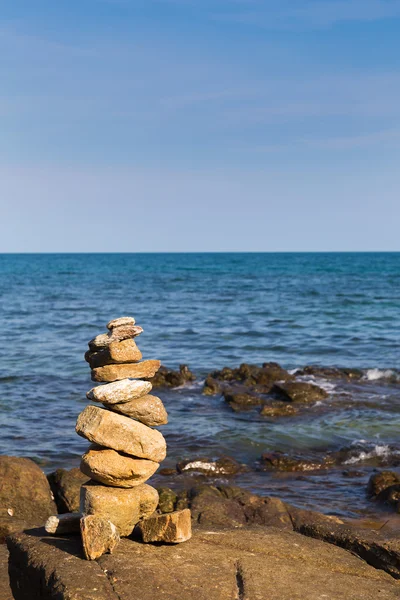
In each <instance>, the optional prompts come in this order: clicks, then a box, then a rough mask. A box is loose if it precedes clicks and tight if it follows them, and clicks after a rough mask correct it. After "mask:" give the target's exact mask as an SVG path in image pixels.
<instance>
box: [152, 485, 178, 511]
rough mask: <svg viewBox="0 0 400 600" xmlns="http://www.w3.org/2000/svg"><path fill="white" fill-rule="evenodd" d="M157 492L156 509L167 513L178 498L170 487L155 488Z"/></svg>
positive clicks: (172, 508)
mask: <svg viewBox="0 0 400 600" xmlns="http://www.w3.org/2000/svg"><path fill="white" fill-rule="evenodd" d="M157 492H158V498H159V499H158V507H157V508H158V510H160V512H162V513H169V512H173V511H174V510H175V505H176V502H177V500H178V496H177V494H176V493H175V492H174V491H173V490H171V489H170V488H166V487H161V488H157Z"/></svg>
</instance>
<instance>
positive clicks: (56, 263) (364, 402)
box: [0, 253, 400, 514]
mask: <svg viewBox="0 0 400 600" xmlns="http://www.w3.org/2000/svg"><path fill="white" fill-rule="evenodd" d="M399 299H400V253H393V254H385V253H371V254H336V253H335V254H142V255H141V254H91V255H79V254H76V255H75V254H71V255H0V310H1V315H2V339H3V359H2V363H1V372H0V424H1V431H2V436H1V440H0V451H1V452H2V453H4V454H14V455H22V456H30V457H33V458H35V460H37V461H39V462H40V464H42V466H43V468H44V469H45V470H47V471H50V470H52V469H54V468H55V467H58V466H75V465H77V464H78V462H79V458H78V457H79V455H80V454H81V453H82V451H83V450H84V448H85V447H86V443H85V441H84V440H82V439H81V438H79V437H78V436H77V435H76V434H75V432H74V422H75V419H76V416H77V414H78V413H79V412H80V410H82V408H83V407H84V406H85V403H86V399H85V392H86V390H87V389H89V388H90V387H91V386H92V384H91V382H90V374H89V369H88V367H87V364H86V363H85V362H84V360H83V354H84V352H85V350H86V347H87V341H88V340H89V339H90V338H92V337H94V336H95V335H96V334H97V333H100V332H102V331H103V330H104V328H105V323H107V322H108V321H109V320H110V319H111V318H113V317H116V316H120V315H124V314H127V315H134V316H135V318H136V320H137V322H138V324H140V325H141V326H142V327H143V328H144V333H143V334H142V336H141V337H140V338H139V341H138V343H139V346H140V348H141V350H142V352H143V355H144V357H145V358H159V359H161V360H162V362H163V363H164V364H165V365H167V366H169V367H176V366H178V365H179V364H180V363H187V364H188V365H189V366H190V368H191V369H192V370H193V371H194V372H195V374H196V375H197V377H198V382H197V384H195V385H192V386H188V387H186V388H183V389H180V390H176V391H166V392H160V396H162V397H163V399H164V400H165V403H166V405H167V409H168V410H169V412H170V424H169V425H168V426H167V427H166V428H165V430H164V431H165V435H166V437H167V441H168V446H169V457H168V459H167V461H166V464H167V466H170V465H172V464H174V462H176V460H177V459H179V458H183V457H193V456H196V455H199V454H202V455H206V456H218V455H220V454H222V453H225V454H229V455H231V456H234V457H235V458H237V459H238V460H241V461H243V462H245V463H246V464H248V465H249V466H250V467H251V469H252V470H251V471H250V472H249V473H246V474H245V475H241V476H240V477H238V478H237V480H236V483H237V484H239V485H245V486H247V487H249V488H251V489H254V490H256V491H258V492H260V493H274V494H276V495H280V496H282V497H285V498H286V499H288V500H290V501H293V502H296V503H298V504H301V505H307V506H311V507H314V508H317V506H318V507H319V508H322V509H324V510H326V511H327V512H329V511H331V512H336V513H338V514H347V513H350V514H355V513H357V512H359V511H361V512H362V511H364V512H366V513H368V511H371V510H372V508H371V506H370V504H368V502H367V501H366V500H365V497H364V496H365V494H364V488H365V482H366V480H367V478H368V475H369V473H370V471H371V469H372V468H373V465H368V464H364V463H365V461H364V462H363V460H362V458H361V459H360V460H358V461H357V460H356V459H355V460H354V461H353V463H350V464H349V468H351V469H354V468H357V469H358V470H360V469H361V471H360V473H361V474H360V475H359V477H358V478H353V477H352V478H344V477H343V476H342V474H341V471H340V472H338V471H332V472H329V473H324V474H323V475H315V476H311V475H310V476H309V475H307V477H305V479H301V478H300V479H299V474H295V475H290V476H288V475H280V476H273V475H271V474H269V473H268V474H265V473H259V472H257V471H254V470H253V466H254V465H255V461H256V460H257V458H258V457H259V456H260V454H261V452H263V451H266V450H285V451H289V452H297V453H302V454H308V455H315V454H317V455H318V453H322V452H325V451H331V450H337V449H339V448H342V447H349V446H351V445H352V444H353V446H352V447H353V448H356V449H358V448H359V450H360V451H359V454H360V456H362V453H363V452H364V454H365V453H366V454H368V453H371V452H372V453H374V452H375V453H377V454H378V455H383V456H387V457H388V460H389V461H392V462H396V460H397V459H396V457H397V446H398V445H400V439H399V433H398V432H399V430H400V429H399V426H400V385H399V383H398V382H397V380H396V377H397V375H396V369H398V368H399V367H400V364H399V362H400V358H399V357H400V353H399V350H400V310H399V309H400V300H399ZM265 361H277V362H279V363H280V364H282V365H283V366H284V367H286V368H289V369H295V368H297V367H301V366H304V365H306V364H317V365H325V366H342V367H358V368H362V369H364V370H365V377H364V380H363V381H362V382H359V383H357V384H352V385H350V384H344V383H340V382H339V383H338V382H334V387H329V386H332V382H321V381H319V383H320V384H322V385H325V386H326V387H327V389H329V391H330V394H331V395H330V398H329V399H328V400H327V401H326V402H324V403H323V405H322V406H314V407H310V409H309V410H308V412H307V414H306V415H302V416H301V417H300V418H290V419H286V420H278V421H268V420H265V419H263V418H261V417H260V416H259V415H258V413H257V412H251V413H240V414H235V413H233V412H231V410H230V409H229V408H228V407H227V406H226V405H225V403H224V402H223V400H222V399H221V398H218V397H215V398H214V397H213V398H210V397H205V396H203V395H202V394H201V382H202V380H203V379H204V377H205V375H206V373H207V372H208V371H211V370H214V369H216V368H220V367H222V366H225V365H229V366H237V365H239V364H240V363H241V362H250V363H258V364H260V363H262V362H265ZM366 462H368V459H367V461H366ZM370 462H371V461H370ZM302 477H303V476H302ZM160 479H161V478H160ZM162 481H163V483H164V484H167V480H166V479H163V480H162ZM172 484H173V485H179V481H176V480H174V481H172ZM321 496H323V498H322V497H321Z"/></svg>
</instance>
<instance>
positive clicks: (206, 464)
mask: <svg viewBox="0 0 400 600" xmlns="http://www.w3.org/2000/svg"><path fill="white" fill-rule="evenodd" d="M243 468H244V467H243V465H241V464H240V463H238V462H237V461H236V460H235V459H234V458H231V457H230V456H222V457H221V458H218V459H217V460H212V459H210V458H203V457H202V458H194V459H191V460H183V461H181V462H179V463H178V464H177V465H176V469H177V471H178V473H188V472H192V473H202V474H204V475H207V476H208V477H221V476H227V475H236V474H237V473H239V472H240V471H243Z"/></svg>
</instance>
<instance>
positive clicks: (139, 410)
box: [110, 395, 168, 427]
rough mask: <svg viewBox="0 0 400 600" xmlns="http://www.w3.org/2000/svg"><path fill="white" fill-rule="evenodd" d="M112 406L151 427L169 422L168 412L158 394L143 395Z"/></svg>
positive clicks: (113, 408) (122, 413)
mask: <svg viewBox="0 0 400 600" xmlns="http://www.w3.org/2000/svg"><path fill="white" fill-rule="evenodd" d="M110 408H111V409H112V410H115V411H116V412H118V413H121V415H126V416H127V417H131V419H137V420H138V421H140V422H141V423H144V425H148V426H149V427H158V426H159V425H166V424H167V423H168V413H167V411H166V410H165V407H164V404H163V403H162V402H161V400H160V398H157V396H150V395H147V396H142V397H141V398H137V399H136V400H131V401H130V402H124V403H123V404H113V405H112V407H110Z"/></svg>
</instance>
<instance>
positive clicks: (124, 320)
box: [107, 317, 136, 331]
mask: <svg viewBox="0 0 400 600" xmlns="http://www.w3.org/2000/svg"><path fill="white" fill-rule="evenodd" d="M135 323H136V321H135V319H134V318H133V317H119V318H118V319H113V320H112V321H110V322H109V323H107V329H109V330H110V331H112V330H113V329H115V327H122V326H125V325H135Z"/></svg>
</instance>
